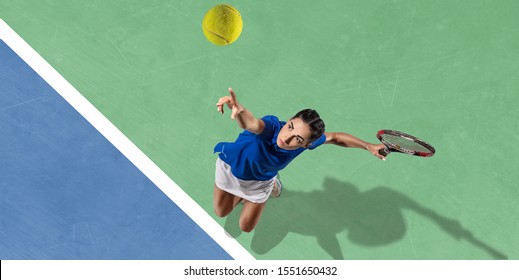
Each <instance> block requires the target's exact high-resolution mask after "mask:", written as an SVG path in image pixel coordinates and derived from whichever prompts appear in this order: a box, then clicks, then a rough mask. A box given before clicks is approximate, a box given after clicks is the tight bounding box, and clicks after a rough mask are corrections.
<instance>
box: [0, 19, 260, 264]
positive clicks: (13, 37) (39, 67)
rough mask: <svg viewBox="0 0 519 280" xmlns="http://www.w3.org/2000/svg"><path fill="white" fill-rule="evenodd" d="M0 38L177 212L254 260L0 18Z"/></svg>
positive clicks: (242, 256)
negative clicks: (141, 174) (165, 197)
mask: <svg viewBox="0 0 519 280" xmlns="http://www.w3.org/2000/svg"><path fill="white" fill-rule="evenodd" d="M0 39H2V40H3V41H4V42H5V43H6V44H7V45H8V46H9V47H10V48H11V49H12V50H13V51H14V52H16V53H17V54H18V55H19V56H20V57H21V58H22V59H23V60H24V61H25V62H26V63H27V64H28V65H29V66H30V67H31V68H32V69H33V70H34V71H36V73H38V74H39V75H40V76H41V77H42V78H43V79H44V80H45V81H46V82H47V83H48V84H49V85H50V86H51V87H52V88H54V90H56V92H58V93H59V94H60V95H61V96H62V97H63V98H64V99H65V100H66V101H67V102H68V103H69V104H70V105H72V107H74V109H76V110H77V111H78V112H79V113H80V114H81V115H82V116H83V117H84V118H85V119H86V120H87V121H88V122H90V124H92V125H93V126H94V127H95V128H96V129H97V130H98V131H99V132H100V133H101V134H102V135H103V136H104V137H106V139H108V141H110V142H111V143H112V144H113V145H114V146H115V147H116V148H117V149H118V150H119V151H120V152H121V153H122V154H123V155H124V156H125V157H126V158H128V159H129V160H130V161H131V162H132V163H133V164H134V165H135V166H136V167H137V168H138V169H139V170H140V171H141V172H142V173H144V175H146V176H147V177H148V178H149V179H150V180H151V181H152V182H153V183H154V184H155V185H156V186H157V187H159V189H161V190H162V191H163V192H164V193H165V194H166V195H167V196H168V197H169V198H170V199H171V200H172V201H173V202H174V203H175V204H176V205H178V207H180V209H182V210H183V211H184V212H185V213H186V214H187V215H188V216H189V217H191V219H192V220H193V221H194V222H195V223H196V224H198V226H200V227H201V228H202V229H203V230H204V231H205V232H206V233H207V234H208V235H209V236H210V237H211V238H213V239H214V240H215V241H216V242H217V243H218V244H219V245H220V246H221V247H222V248H223V249H224V250H225V251H226V252H227V253H228V254H229V255H230V256H231V257H232V258H234V259H235V260H240V261H247V260H254V257H253V256H252V255H251V254H250V253H249V252H248V251H247V250H245V248H243V246H241V244H239V243H238V242H237V241H236V240H235V239H234V238H232V237H230V236H228V235H227V234H226V233H225V230H224V229H223V228H222V227H221V226H220V225H219V224H218V223H217V222H216V221H215V220H214V219H213V218H212V217H211V216H209V214H207V213H206V212H205V211H204V210H203V209H202V207H200V205H198V204H197V203H196V202H195V201H194V200H193V199H192V198H191V197H190V196H189V195H187V194H186V193H185V192H184V191H183V190H182V189H181V188H180V187H179V186H178V185H177V184H176V183H175V182H173V180H171V178H169V177H168V175H166V173H164V171H162V170H161V169H160V168H159V167H158V166H157V165H156V164H155V163H153V161H151V160H150V159H149V158H148V157H147V156H146V155H145V154H144V153H143V152H142V151H141V150H140V149H139V148H137V146H135V144H133V143H132V142H131V141H130V139H128V138H127V137H126V136H125V135H124V134H123V133H122V132H121V131H120V130H119V129H117V127H115V126H114V125H113V124H112V123H111V122H110V121H109V120H108V119H107V118H106V117H105V116H104V115H103V114H101V112H99V110H97V109H96V108H95V107H94V106H93V105H92V104H91V103H90V102H89V101H88V100H87V99H86V98H85V97H83V96H82V95H81V93H79V91H77V90H76V89H75V88H74V87H73V86H72V85H71V84H70V83H69V82H67V80H65V78H63V77H62V76H61V75H60V74H59V73H58V72H57V71H56V70H55V69H54V68H53V67H52V66H51V65H50V64H49V63H47V61H45V60H44V59H43V58H42V57H41V56H40V55H39V54H38V53H37V52H36V51H35V50H34V49H32V48H31V46H29V44H27V43H26V42H25V41H24V40H23V39H22V38H21V37H20V36H19V35H18V34H16V32H15V31H14V30H13V29H11V28H10V27H9V26H8V25H7V24H6V23H5V22H4V21H3V20H2V19H0Z"/></svg>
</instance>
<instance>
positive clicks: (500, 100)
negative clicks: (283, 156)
mask: <svg viewBox="0 0 519 280" xmlns="http://www.w3.org/2000/svg"><path fill="white" fill-rule="evenodd" d="M218 3H220V2H219V1H190V0H154V1H140V0H139V1H137V0H131V1H122V0H120V1H105V0H89V1H79V0H73V1H63V0H47V1H39V0H34V1H22V0H2V1H0V18H2V19H3V20H4V21H5V22H6V23H7V24H9V25H10V26H11V27H12V28H13V29H14V30H15V31H16V32H17V33H18V34H19V35H20V36H22V37H23V38H24V39H25V40H26V41H27V42H28V43H29V44H30V45H31V46H32V47H33V48H34V49H35V50H36V51H38V52H39V53H40V54H41V55H42V56H43V57H44V58H45V59H46V60H47V61H48V62H49V63H50V64H51V65H52V66H53V67H54V68H56V70H58V72H60V73H61V74H62V75H63V76H64V77H65V78H66V79H67V80H68V81H69V82H70V83H71V84H73V85H74V86H75V87H76V88H77V89H78V90H79V91H80V92H81V93H82V94H83V95H84V96H85V97H86V98H87V99H88V100H89V101H90V102H92V103H93V104H94V105H95V106H96V107H97V108H98V109H99V110H100V111H101V112H102V113H103V114H105V116H106V117H108V119H110V120H111V121H112V122H113V123H114V124H115V125H116V126H117V127H118V128H119V129H120V130H121V131H122V132H123V133H124V134H125V135H127V136H128V137H129V138H130V139H131V140H132V141H133V142H134V143H135V144H136V145H137V146H138V147H139V148H140V149H142V150H143V151H144V152H145V153H146V154H147V155H148V156H149V157H150V158H151V159H152V160H153V161H154V162H155V163H156V164H157V165H158V166H159V167H160V168H162V169H163V170H164V171H165V172H166V173H167V174H168V175H169V176H170V177H171V178H172V179H173V180H174V181H175V182H176V183H177V184H178V185H179V186H180V187H182V188H183V189H184V191H185V192H186V193H188V194H189V195H190V196H191V197H192V198H193V199H194V200H195V201H196V202H197V203H198V204H200V205H201V206H202V207H203V208H204V209H205V210H206V211H207V212H208V213H210V214H211V215H212V216H213V217H214V218H215V219H216V220H217V221H218V222H219V223H220V224H221V225H222V226H223V227H224V228H225V229H226V230H227V231H228V232H229V233H230V234H231V235H232V236H234V237H235V238H236V239H237V240H238V241H239V242H240V243H241V244H242V245H243V246H244V247H245V248H246V249H247V250H249V251H250V252H251V253H252V254H253V255H254V256H255V257H256V258H257V259H503V258H508V259H519V223H518V222H517V217H519V204H518V201H519V186H518V182H519V173H518V172H517V167H518V166H519V148H517V146H516V143H518V142H519V124H518V123H519V121H518V120H519V109H518V107H517V103H518V101H519V96H518V94H519V78H518V77H519V37H518V36H517V26H519V17H518V16H517V14H518V13H519V2H518V1H513V0H507V1H487V0H462V1H448V0H441V1H432V0H425V1H405V0H394V1H382V0H379V1H344V0H333V1H331V0H330V1H308V0H306V1H300V0H298V1H295V0H290V1H273V0H264V1H252V0H250V1H229V3H230V4H232V5H234V6H235V7H236V8H237V9H238V10H239V11H240V12H241V13H242V17H243V20H244V29H243V32H242V35H241V37H240V38H239V39H238V40H237V41H236V42H235V43H233V44H232V45H230V46H227V47H218V46H215V45H212V44H211V43H209V42H208V41H207V40H206V39H205V38H204V36H203V33H202V28H201V21H202V18H203V16H204V14H205V12H206V11H207V10H208V9H209V8H211V7H212V6H214V5H216V4H218ZM0 63H1V62H0ZM230 86H232V87H233V89H234V90H235V92H236V94H237V96H238V99H239V100H240V101H241V103H242V104H243V105H244V106H246V107H247V108H248V109H249V110H251V111H252V112H253V113H254V114H255V115H256V116H258V117H259V116H263V115H267V114H274V115H277V116H279V117H280V118H281V119H288V118H289V117H291V116H292V115H293V114H294V113H295V112H297V111H298V110H300V109H303V108H307V107H312V108H315V109H316V110H318V111H319V113H320V114H321V116H322V117H323V119H324V120H325V121H326V124H327V130H328V131H345V132H349V133H352V134H354V135H356V136H358V137H360V138H362V139H364V140H367V141H371V142H377V141H378V140H377V139H376V137H375V134H376V132H377V131H378V130H379V129H383V128H388V129H397V130H402V131H406V132H408V133H411V134H416V135H417V136H419V137H421V138H424V139H426V140H427V141H428V142H430V143H431V144H432V145H434V146H435V148H436V150H437V154H436V155H435V156H434V157H432V158H417V157H410V156H405V155H401V154H392V155H390V156H389V158H388V160H387V161H385V162H383V161H380V160H378V159H376V158H375V157H373V156H371V155H370V154H369V153H367V152H366V151H362V150H355V149H344V148H340V147H336V146H331V145H326V146H324V147H321V148H319V149H317V150H314V151H308V152H306V153H304V154H303V155H301V156H300V158H298V159H296V160H295V161H294V162H293V163H292V164H291V165H290V166H289V167H288V168H286V169H285V170H284V171H283V172H282V173H281V176H282V179H283V182H284V185H285V191H284V193H283V195H282V197H281V198H280V199H277V200H271V201H269V202H268V206H267V208H266V210H265V213H264V216H263V217H262V220H261V221H260V223H259V225H258V227H257V228H256V230H255V231H253V232H252V233H248V234H247V233H240V232H239V228H238V225H237V219H238V212H237V211H235V212H234V213H232V214H231V215H230V216H229V217H228V218H218V217H216V215H214V213H213V210H212V192H213V183H214V163H215V160H216V156H215V155H213V153H212V150H213V147H214V145H215V144H216V143H217V142H219V141H232V140H234V139H235V138H236V136H237V134H238V133H239V132H240V129H239V128H238V126H237V125H236V123H235V122H234V121H232V120H231V119H230V117H229V115H228V114H226V115H224V116H221V115H219V114H218V113H217V112H216V107H215V104H216V102H217V100H218V98H219V97H221V96H224V95H226V94H227V88H228V87H230Z"/></svg>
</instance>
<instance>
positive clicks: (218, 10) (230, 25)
mask: <svg viewBox="0 0 519 280" xmlns="http://www.w3.org/2000/svg"><path fill="white" fill-rule="evenodd" d="M242 29H243V20H242V19H241V15H240V12H239V11H238V10H236V8H234V7H233V6H231V5H228V4H221V5H217V6H214V7H212V8H211V9H210V10H209V11H208V12H207V13H206V14H205V16H204V20H203V21H202V30H203V31H204V35H205V37H206V38H207V40H209V42H211V43H213V44H216V45H219V46H227V45H229V44H231V43H232V42H234V41H236V39H238V37H240V34H241V30H242Z"/></svg>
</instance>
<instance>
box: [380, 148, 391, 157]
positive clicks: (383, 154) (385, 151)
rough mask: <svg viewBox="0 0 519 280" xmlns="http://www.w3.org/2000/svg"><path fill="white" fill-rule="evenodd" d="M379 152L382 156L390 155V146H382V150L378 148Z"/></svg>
mask: <svg viewBox="0 0 519 280" xmlns="http://www.w3.org/2000/svg"><path fill="white" fill-rule="evenodd" d="M378 153H379V154H380V155H381V156H387V155H389V153H390V151H389V149H388V148H382V149H380V150H378Z"/></svg>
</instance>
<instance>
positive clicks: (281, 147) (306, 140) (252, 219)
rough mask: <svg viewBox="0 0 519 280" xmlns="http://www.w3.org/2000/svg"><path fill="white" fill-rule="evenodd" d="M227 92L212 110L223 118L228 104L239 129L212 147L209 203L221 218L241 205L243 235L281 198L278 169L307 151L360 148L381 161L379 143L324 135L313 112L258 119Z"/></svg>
mask: <svg viewBox="0 0 519 280" xmlns="http://www.w3.org/2000/svg"><path fill="white" fill-rule="evenodd" d="M229 94H230V95H229V96H224V97H222V98H220V100H218V103H216V106H217V110H218V112H220V113H222V114H223V111H224V110H223V107H224V105H227V106H228V107H229V109H231V110H232V112H231V118H232V119H235V120H236V121H237V122H238V125H239V126H240V127H241V128H242V129H244V131H243V132H242V133H241V134H240V135H239V136H238V138H237V139H236V141H235V142H221V143H218V144H217V145H216V147H215V148H214V152H215V153H219V154H218V159H217V160H216V171H215V186H214V200H213V203H214V210H215V212H216V215H218V216H219V217H225V216H227V215H228V214H229V213H231V211H232V210H233V209H234V208H235V207H236V205H238V203H240V202H242V203H243V209H242V211H241V214H240V222H239V224H240V228H241V230H242V231H245V232H250V231H252V230H253V229H254V227H255V226H256V224H257V223H258V221H259V219H260V217H261V213H262V212H263V209H265V205H266V202H267V199H268V198H269V197H270V196H271V197H278V196H279V195H280V194H281V191H282V185H281V182H280V181H279V180H278V179H277V174H278V171H279V170H281V169H283V168H285V167H286V166H287V165H288V163H290V162H291V161H292V160H293V159H294V158H295V157H296V156H298V155H299V154H301V153H302V152H304V151H306V150H313V149H315V148H317V147H318V146H320V145H322V144H335V145H339V146H342V147H352V148H360V149H365V150H368V151H369V152H370V153H371V154H373V155H374V156H376V157H378V158H380V159H383V160H385V158H384V157H383V156H382V155H380V154H379V153H378V150H379V149H381V148H384V145H383V144H378V145H377V144H372V143H368V142H365V141H363V140H361V139H359V138H357V137H355V136H353V135H350V134H347V133H342V132H325V131H324V128H325V126H324V122H323V120H321V118H320V117H319V114H318V113H317V112H316V111H314V110H311V109H305V110H302V111H300V112H299V113H297V114H296V115H295V116H294V117H293V118H291V119H289V120H288V121H287V122H284V121H280V120H279V119H278V118H277V117H275V116H265V117H263V118H261V119H258V118H256V117H254V115H253V114H252V113H251V112H250V111H248V110H247V109H245V107H243V106H242V105H241V104H240V103H239V102H238V100H237V99H236V94H235V93H234V92H233V90H232V89H231V88H229Z"/></svg>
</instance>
